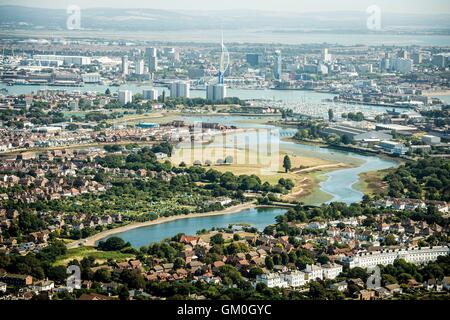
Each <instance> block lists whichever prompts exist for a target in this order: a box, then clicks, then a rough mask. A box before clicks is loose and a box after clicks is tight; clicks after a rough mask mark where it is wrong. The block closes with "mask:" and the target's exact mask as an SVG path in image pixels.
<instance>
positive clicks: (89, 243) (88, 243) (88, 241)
mask: <svg viewBox="0 0 450 320" xmlns="http://www.w3.org/2000/svg"><path fill="white" fill-rule="evenodd" d="M258 207H261V208H262V207H264V206H259V205H257V204H255V203H254V202H253V201H252V202H246V203H242V204H238V205H236V206H232V207H228V208H225V209H223V210H220V211H211V212H204V213H191V214H187V215H177V216H170V217H163V218H159V219H156V220H152V221H145V222H133V223H130V224H127V225H124V226H121V227H118V228H114V229H110V230H105V231H102V232H100V233H97V234H95V235H93V236H90V237H88V238H85V239H80V240H75V241H72V242H70V243H68V244H67V249H74V248H78V247H81V246H83V247H95V246H96V245H95V244H96V242H97V241H100V240H102V239H104V238H107V237H110V236H112V235H115V234H118V233H122V232H127V231H130V230H133V229H138V228H143V227H148V226H152V225H157V224H162V223H167V222H172V221H176V220H182V219H189V218H205V217H212V216H220V215H226V214H233V213H238V212H239V211H242V210H246V209H253V208H258ZM273 207H276V206H275V205H274V206H273ZM80 244H81V245H80Z"/></svg>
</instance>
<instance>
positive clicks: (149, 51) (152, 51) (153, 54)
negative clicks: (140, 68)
mask: <svg viewBox="0 0 450 320" xmlns="http://www.w3.org/2000/svg"><path fill="white" fill-rule="evenodd" d="M145 55H146V56H147V57H156V56H157V55H158V49H156V48H146V49H145Z"/></svg>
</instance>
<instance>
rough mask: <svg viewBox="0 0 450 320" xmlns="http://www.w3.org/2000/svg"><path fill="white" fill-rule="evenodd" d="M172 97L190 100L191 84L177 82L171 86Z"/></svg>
mask: <svg viewBox="0 0 450 320" xmlns="http://www.w3.org/2000/svg"><path fill="white" fill-rule="evenodd" d="M170 96H171V97H173V98H189V97H190V83H189V82H188V81H175V82H173V83H172V84H171V86H170Z"/></svg>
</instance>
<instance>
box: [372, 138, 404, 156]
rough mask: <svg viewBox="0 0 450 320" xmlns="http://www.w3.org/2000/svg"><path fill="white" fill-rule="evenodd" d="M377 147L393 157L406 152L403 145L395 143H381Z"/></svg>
mask: <svg viewBox="0 0 450 320" xmlns="http://www.w3.org/2000/svg"><path fill="white" fill-rule="evenodd" d="M378 147H380V148H382V149H383V150H384V151H386V152H388V153H391V154H395V155H402V154H406V153H407V152H408V148H407V147H405V145H404V144H403V143H400V142H395V141H381V142H380V143H379V144H378Z"/></svg>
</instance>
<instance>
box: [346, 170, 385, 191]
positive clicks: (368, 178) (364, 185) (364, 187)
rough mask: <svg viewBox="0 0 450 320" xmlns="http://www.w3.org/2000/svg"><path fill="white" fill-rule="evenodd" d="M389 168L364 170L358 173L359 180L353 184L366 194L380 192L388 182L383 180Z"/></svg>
mask: <svg viewBox="0 0 450 320" xmlns="http://www.w3.org/2000/svg"><path fill="white" fill-rule="evenodd" d="M390 170H391V169H387V170H380V171H371V172H364V173H361V174H360V175H359V181H358V182H357V183H356V184H355V185H354V186H353V187H354V188H355V189H356V190H359V191H361V192H363V193H364V194H367V195H370V196H372V195H374V194H380V193H383V192H384V191H386V190H387V187H388V184H387V183H386V182H385V181H383V179H384V177H385V176H386V175H387V174H388V173H389V171H390Z"/></svg>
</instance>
